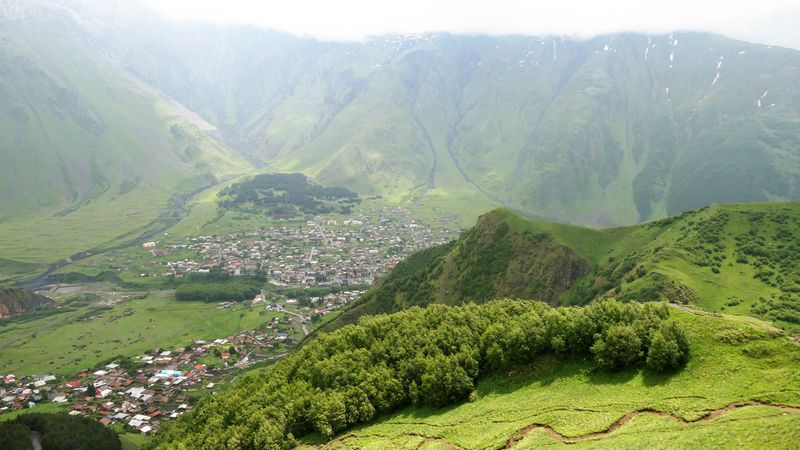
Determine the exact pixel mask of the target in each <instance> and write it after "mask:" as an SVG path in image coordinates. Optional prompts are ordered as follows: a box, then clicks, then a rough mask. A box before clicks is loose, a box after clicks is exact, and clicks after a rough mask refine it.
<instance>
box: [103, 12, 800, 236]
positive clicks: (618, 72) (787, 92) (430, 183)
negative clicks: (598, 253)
mask: <svg viewBox="0 0 800 450" xmlns="http://www.w3.org/2000/svg"><path fill="white" fill-rule="evenodd" d="M125 25H127V26H125ZM165 29H166V30H165ZM122 32H124V33H125V36H126V37H127V39H128V41H126V43H125V45H124V46H119V47H118V48H115V49H114V50H113V51H114V52H115V54H117V55H118V57H119V59H120V60H121V61H123V63H124V64H125V65H126V67H127V68H128V69H129V70H130V71H132V72H133V73H135V74H137V76H140V77H141V78H142V79H144V80H146V81H147V82H148V83H150V84H151V85H153V86H156V87H157V88H158V89H161V90H163V91H164V92H167V93H169V94H170V95H172V96H173V97H175V98H177V99H179V100H180V101H181V102H182V103H184V104H186V105H187V106H189V107H190V108H191V109H192V110H194V111H196V112H197V113H198V114H200V115H201V116H202V117H204V118H205V119H206V120H208V121H209V122H211V123H213V124H215V125H216V126H218V127H219V128H220V130H221V132H222V133H223V134H224V135H225V137H226V140H227V142H229V143H230V144H231V145H232V146H234V147H235V148H237V149H238V150H239V151H241V152H242V153H243V154H246V155H248V156H249V157H250V158H252V159H254V160H257V161H262V162H264V163H268V164H272V165H273V167H276V168H279V169H282V170H286V171H302V172H304V173H306V174H308V175H311V176H314V177H315V178H317V179H318V180H319V181H320V182H322V183H324V184H327V185H336V186H346V187H349V188H351V189H354V190H356V191H358V192H360V193H367V194H380V195H383V196H384V197H385V198H388V199H392V200H394V201H401V200H409V199H417V200H418V202H419V204H420V205H422V206H424V207H441V208H450V209H452V210H455V211H456V212H459V213H461V214H463V215H465V216H466V217H467V220H472V218H474V217H475V216H476V215H477V214H479V213H480V212H481V211H482V210H487V209H488V206H490V205H494V206H503V205H505V206H509V207H512V208H514V209H517V210H519V211H523V212H525V213H526V214H530V215H538V216H542V217H549V218H554V219H558V220H564V221H568V222H573V223H580V224H587V225H600V226H609V225H619V224H631V223H636V222H639V221H646V220H651V219H654V218H661V217H665V216H667V215H673V214H676V213H680V212H682V211H685V210H689V209H694V208H699V207H702V206H706V205H709V204H711V203H729V202H735V201H768V200H781V199H784V200H785V199H791V198H796V197H797V195H798V192H799V191H798V182H797V178H796V173H797V167H798V166H800V159H799V158H800V154H798V152H797V145H798V139H800V136H799V135H798V133H797V131H796V130H797V129H798V124H799V123H800V122H799V121H800V88H798V86H797V83H795V81H794V80H796V79H797V78H798V76H800V52H797V51H795V50H789V49H783V48H774V47H768V46H763V45H755V44H749V43H745V42H740V41H735V40H732V39H727V38H725V37H722V36H716V35H709V34H703V33H674V34H665V35H658V36H645V35H637V34H620V35H608V36H600V37H597V38H594V39H590V40H571V39H567V38H561V37H548V36H544V37H530V36H505V37H487V36H458V35H447V34H425V35H407V36H383V37H375V38H371V39H368V40H366V41H364V42H351V43H335V42H319V41H315V40H313V39H306V38H295V37H292V36H290V35H286V34H281V33H276V32H270V31H263V30H257V29H252V28H232V27H208V26H201V25H178V26H161V25H160V24H159V23H157V22H153V23H149V25H148V26H141V24H140V23H138V22H130V23H127V24H124V23H123V26H122V27H121V31H120V33H122ZM112 36H114V35H113V34H112ZM117 40H118V39H109V41H110V42H115V41H117Z"/></svg>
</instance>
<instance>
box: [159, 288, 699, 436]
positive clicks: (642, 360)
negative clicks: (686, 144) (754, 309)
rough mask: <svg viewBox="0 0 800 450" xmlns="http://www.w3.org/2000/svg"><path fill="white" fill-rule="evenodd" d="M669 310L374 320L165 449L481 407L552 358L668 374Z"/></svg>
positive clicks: (451, 310)
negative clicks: (489, 390)
mask: <svg viewBox="0 0 800 450" xmlns="http://www.w3.org/2000/svg"><path fill="white" fill-rule="evenodd" d="M669 316H670V315H669V311H668V308H667V307H666V306H665V305H663V304H646V305H645V304H640V303H628V304H622V303H619V302H616V301H605V302H598V303H595V304H593V305H589V306H586V307H584V308H551V307H548V306H547V305H546V304H544V303H540V302H530V301H520V300H517V301H511V300H502V301H494V302H489V303H486V304H483V305H474V304H472V305H466V306H460V307H448V306H443V305H432V306H430V307H428V308H425V309H420V308H411V309H409V310H407V311H403V312H399V313H395V314H392V315H384V316H377V317H367V318H364V319H363V320H361V321H360V322H359V323H358V324H357V325H353V326H349V327H345V328H342V329H340V330H337V331H335V332H334V333H331V334H329V335H321V336H319V337H318V338H317V339H314V340H313V341H311V342H308V343H307V344H306V345H304V346H303V347H301V348H300V349H298V350H297V351H296V352H294V353H293V354H291V355H289V356H287V357H286V358H284V359H282V360H281V361H280V362H278V363H276V365H275V366H274V367H273V368H272V370H270V371H269V372H268V373H261V374H260V375H259V376H256V377H251V378H247V379H245V380H243V381H241V382H240V383H238V384H237V385H235V386H234V387H233V388H232V389H230V390H228V391H226V392H225V393H224V394H218V395H215V396H213V397H208V398H206V399H205V400H203V401H201V403H200V404H199V405H198V406H197V407H196V408H195V409H194V410H193V411H192V412H190V413H188V414H186V415H185V416H183V417H181V418H180V419H179V420H178V421H176V422H172V423H170V424H169V425H168V426H167V427H168V428H167V427H165V428H164V429H162V431H161V433H159V435H158V436H157V437H156V440H155V441H154V442H153V445H154V446H155V447H158V448H183V447H186V448H209V449H210V448H292V447H293V445H294V441H295V437H301V436H305V435H307V434H309V433H318V434H321V435H324V436H326V437H328V438H330V437H332V436H334V435H335V434H338V433H340V432H342V431H343V430H345V429H347V428H348V427H351V426H353V425H357V424H361V423H365V422H370V421H372V420H373V419H375V418H376V417H378V416H379V415H382V414H387V413H392V412H394V411H397V410H398V409H400V408H403V407H404V406H407V405H409V404H413V405H418V406H422V405H427V406H435V407H443V406H447V405H453V404H458V403H462V402H463V401H465V400H467V399H469V400H470V401H474V400H476V399H477V398H476V396H477V395H478V394H477V393H476V392H475V391H474V388H475V382H477V381H478V380H481V379H485V378H486V377H489V376H491V375H492V374H500V373H505V372H506V371H507V370H512V371H513V370H514V369H515V368H517V367H520V366H521V365H525V364H528V363H531V362H534V361H543V360H548V359H550V358H552V357H554V356H555V357H556V358H562V359H571V358H574V357H579V358H580V359H582V360H585V363H586V365H587V367H592V368H596V369H597V370H600V371H602V372H604V373H607V374H613V373H617V372H619V371H620V370H625V369H626V368H631V367H646V368H647V369H646V370H647V372H648V373H649V374H651V375H654V376H659V374H664V373H671V372H672V371H675V370H680V368H681V367H682V366H683V365H684V364H685V362H686V360H687V358H688V357H689V354H688V351H689V347H688V345H689V344H688V342H687V337H686V334H685V332H684V330H683V329H682V328H681V327H680V326H679V325H678V324H677V323H675V322H674V321H672V320H670V318H669Z"/></svg>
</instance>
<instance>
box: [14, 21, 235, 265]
mask: <svg viewBox="0 0 800 450" xmlns="http://www.w3.org/2000/svg"><path fill="white" fill-rule="evenodd" d="M50 25H52V26H54V27H56V28H58V27H59V26H61V25H63V24H59V25H53V24H50ZM40 26H43V25H42V24H37V23H34V22H32V23H30V24H27V25H26V26H21V25H18V24H14V25H11V26H9V28H8V29H5V30H4V32H3V33H0V40H2V41H3V43H4V48H3V52H4V55H5V57H4V60H5V61H6V62H5V63H4V64H7V65H8V66H7V67H6V68H5V69H7V70H4V72H3V76H2V77H0V90H3V92H4V93H5V102H4V103H5V104H7V105H8V107H9V111H7V112H9V114H4V115H3V118H2V119H0V131H2V134H3V135H6V136H10V137H11V139H9V140H5V141H3V143H2V144H0V155H2V156H3V159H4V161H5V164H3V165H2V167H0V198H2V199H3V206H2V208H0V246H2V248H3V250H4V252H3V257H4V258H5V259H7V260H10V262H8V261H7V262H8V264H3V265H2V266H0V279H18V278H21V277H23V276H24V275H26V274H29V273H30V272H35V271H36V270H41V268H42V267H43V266H44V265H46V264H47V263H51V262H53V261H55V260H58V259H61V258H65V257H67V256H70V255H72V254H74V253H76V252H77V251H81V250H86V249H89V248H92V247H95V246H97V245H100V244H110V243H113V242H114V241H117V240H124V239H125V238H130V237H133V236H135V235H136V234H137V233H136V232H137V230H138V231H142V230H144V229H146V228H147V227H148V225H152V224H153V223H152V222H153V221H154V220H158V217H159V215H160V214H163V213H165V212H166V211H168V209H169V208H170V199H171V198H172V197H173V195H174V194H176V193H188V192H191V191H193V190H195V189H197V188H199V187H201V186H203V185H206V184H209V183H211V182H213V181H214V179H215V178H216V179H222V178H226V177H229V176H231V175H233V174H235V173H238V172H241V171H243V170H247V168H248V167H249V165H248V164H247V163H246V162H244V161H243V160H242V159H241V158H240V157H238V156H236V155H234V154H233V153H231V152H230V151H229V150H227V149H226V148H224V147H222V146H221V145H220V144H219V143H217V142H216V141H214V140H213V139H212V138H211V137H210V135H209V132H211V131H212V130H213V127H211V126H210V125H208V124H205V123H203V122H202V121H198V120H197V118H196V117H193V116H191V115H190V114H188V113H187V112H186V111H185V110H182V109H180V108H179V107H177V106H176V105H174V104H171V103H170V102H168V101H166V100H164V99H161V98H159V97H158V96H157V94H155V93H154V92H152V91H151V89H150V88H148V87H146V86H143V85H141V84H140V83H139V82H137V81H135V80H133V79H131V78H129V77H128V76H127V75H125V74H124V72H123V71H122V70H121V69H120V68H119V67H118V66H116V65H115V64H114V63H112V62H109V61H107V60H105V59H104V58H103V57H102V56H100V55H98V54H95V53H94V52H93V51H92V50H88V49H87V48H86V47H85V44H86V43H85V42H83V40H82V39H83V38H82V37H81V35H79V34H75V33H74V32H73V31H72V30H70V31H69V32H66V33H65V36H64V38H63V39H59V40H56V41H53V40H52V39H47V38H46V37H45V34H43V33H41V32H40V28H39V27H40ZM12 112H14V114H12ZM131 235H133V236H131ZM26 265H27V266H26ZM14 266H17V267H16V268H15V267H14ZM22 266H25V267H26V268H27V269H29V270H30V271H28V270H22V269H19V267H22ZM7 268H8V269H7Z"/></svg>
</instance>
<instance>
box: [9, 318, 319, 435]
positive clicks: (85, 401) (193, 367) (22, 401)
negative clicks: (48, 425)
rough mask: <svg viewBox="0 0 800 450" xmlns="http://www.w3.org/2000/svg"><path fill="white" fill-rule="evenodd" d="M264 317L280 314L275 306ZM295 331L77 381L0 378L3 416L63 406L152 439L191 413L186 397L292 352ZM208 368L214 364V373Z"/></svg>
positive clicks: (195, 348) (243, 336) (136, 363)
mask: <svg viewBox="0 0 800 450" xmlns="http://www.w3.org/2000/svg"><path fill="white" fill-rule="evenodd" d="M279 308H281V310H283V311H285V310H284V309H283V308H282V307H279ZM265 309H276V305H269V306H266V307H265ZM298 316H301V315H300V314H298ZM301 317H302V316H301ZM302 320H305V318H303V319H302ZM292 331H293V328H292V325H291V323H290V319H289V317H288V315H287V317H286V318H283V319H279V318H274V319H272V320H271V321H270V322H269V323H267V324H265V325H264V326H262V327H260V328H259V329H258V330H244V331H240V332H239V333H237V334H235V335H231V336H227V337H224V338H219V339H215V340H213V341H211V342H206V341H203V340H197V341H194V342H193V343H192V344H191V345H189V346H187V347H179V348H174V349H171V350H164V349H154V350H152V351H151V352H149V353H148V354H146V355H142V356H139V357H136V358H133V359H131V360H127V361H124V362H123V361H118V362H114V363H110V364H107V365H105V366H103V367H100V368H96V370H93V371H90V370H83V371H81V372H80V373H78V374H76V375H75V376H72V377H66V378H64V377H56V376H54V375H42V376H30V377H28V376H26V377H17V376H15V375H14V374H7V375H0V381H1V382H2V383H0V414H2V413H5V412H9V411H13V410H17V409H22V408H31V407H34V406H36V405H39V404H46V403H58V404H63V405H64V408H65V409H66V410H67V411H68V413H69V414H71V415H81V416H88V417H92V418H94V419H96V420H98V421H99V422H100V423H102V424H104V425H107V426H110V425H114V424H121V425H122V426H124V427H125V428H127V429H128V430H129V431H135V430H138V431H139V432H141V433H143V434H149V433H153V432H155V431H157V430H158V428H159V426H160V425H161V423H162V422H163V421H165V420H171V419H174V418H176V417H178V416H180V415H181V414H183V413H184V412H186V411H188V410H189V409H190V408H191V406H190V405H191V403H192V401H191V400H189V397H190V396H189V395H188V393H187V391H190V390H210V389H213V388H214V386H215V384H217V383H218V382H219V380H221V379H223V377H224V376H225V375H226V374H227V373H228V372H229V371H231V370H233V369H237V368H238V369H241V368H246V367H248V366H250V365H252V364H254V363H256V362H260V361H264V360H267V359H271V358H275V357H278V356H280V355H281V354H283V352H285V351H286V350H287V349H288V348H289V346H291V345H292V344H294V342H293V338H292ZM210 360H213V361H214V362H215V364H214V365H210V363H209V361H210ZM207 363H208V364H207ZM215 366H216V367H215Z"/></svg>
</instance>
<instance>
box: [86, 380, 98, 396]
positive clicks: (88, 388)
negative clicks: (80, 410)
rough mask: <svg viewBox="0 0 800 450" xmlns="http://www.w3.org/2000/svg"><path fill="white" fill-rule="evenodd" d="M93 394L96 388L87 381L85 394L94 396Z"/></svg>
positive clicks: (95, 393)
mask: <svg viewBox="0 0 800 450" xmlns="http://www.w3.org/2000/svg"><path fill="white" fill-rule="evenodd" d="M95 395H97V388H95V387H94V384H92V383H89V385H88V386H86V396H87V397H94V396H95Z"/></svg>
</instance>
